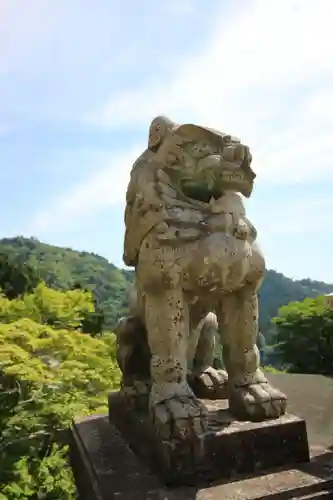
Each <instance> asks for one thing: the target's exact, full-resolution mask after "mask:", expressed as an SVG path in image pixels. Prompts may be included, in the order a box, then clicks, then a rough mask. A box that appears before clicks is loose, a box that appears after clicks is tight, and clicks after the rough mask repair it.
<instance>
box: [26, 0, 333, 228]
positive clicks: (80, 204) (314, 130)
mask: <svg viewBox="0 0 333 500" xmlns="http://www.w3.org/2000/svg"><path fill="white" fill-rule="evenodd" d="M237 5H238V7H240V8H239V9H238V10H235V9H233V10H232V11H230V13H229V15H227V14H226V12H225V11H221V13H220V14H219V15H218V14H216V16H215V20H214V21H212V23H211V26H210V27H209V30H210V32H211V37H210V38H209V39H208V40H206V42H205V43H204V44H203V46H202V49H201V52H199V53H197V54H194V53H192V54H189V56H188V58H187V59H186V60H179V59H177V63H175V65H174V67H173V68H172V71H171V70H169V69H168V71H166V72H165V73H164V74H159V73H157V74H155V73H154V62H153V61H152V63H151V75H152V77H151V79H150V80H149V79H147V75H145V78H143V79H138V81H136V82H134V81H132V80H131V81H129V82H128V86H127V88H125V89H124V90H123V91H122V92H119V93H116V94H114V95H111V97H110V98H109V99H107V100H106V102H105V103H104V104H103V106H101V107H100V108H98V109H93V110H91V112H90V113H89V114H84V116H83V118H82V119H83V121H84V122H85V123H86V124H87V123H89V124H90V125H93V126H94V127H97V128H98V127H99V128H106V129H110V130H122V131H123V133H124V134H126V133H127V131H128V130H129V129H130V130H132V131H133V130H137V129H139V128H140V129H141V130H143V129H144V130H147V129H148V125H149V122H150V120H151V119H152V118H153V117H154V116H156V115H158V114H161V113H163V114H167V115H169V116H170V118H172V119H174V120H176V121H194V122H197V123H201V124H207V125H209V126H212V127H216V128H219V129H221V130H223V131H226V132H231V133H235V134H236V135H238V136H240V137H241V138H242V139H243V140H244V142H246V143H248V144H249V145H250V146H251V147H252V150H253V154H254V169H255V171H256V172H257V173H258V183H260V184H261V185H263V184H266V185H275V184H276V185H277V186H280V187H277V189H281V187H282V186H283V184H290V183H303V184H304V183H308V182H311V181H312V180H313V179H318V178H320V177H322V178H323V177H324V176H325V179H327V182H333V170H332V169H331V158H332V157H333V141H332V137H333V119H332V114H331V108H332V106H331V104H330V103H333V30H332V23H331V14H332V2H331V0H317V1H316V2H313V1H312V0H270V1H269V2H268V1H267V0H254V1H248V2H246V3H245V2H244V3H237ZM170 8H171V7H170ZM188 8H189V7H188V2H187V3H186V2H185V3H184V4H183V7H182V9H188ZM152 22H153V19H152ZM151 42H153V40H151ZM185 42H186V43H188V47H189V50H190V46H191V41H190V40H188V39H187V37H186V26H185V28H184V43H185ZM172 50H174V51H175V55H176V48H175V47H173V48H172ZM133 148H134V149H135V150H137V151H138V153H139V152H140V148H137V147H136V146H135V145H134V146H133ZM117 154H118V153H117ZM130 157H131V159H130ZM132 160H133V157H132V156H131V155H127V153H124V155H123V156H122V160H121V161H119V157H117V156H115V157H112V155H111V156H110V160H109V161H108V164H107V165H106V167H105V168H103V169H102V170H101V171H100V172H94V173H93V175H92V176H91V178H88V179H86V181H85V182H84V183H82V185H80V186H78V187H76V188H75V189H74V191H69V192H68V193H67V194H66V193H65V195H64V196H63V197H62V198H61V199H58V200H57V201H56V203H54V205H50V207H46V208H45V210H44V211H43V214H42V215H40V216H38V217H37V219H35V221H34V223H35V225H36V226H37V227H41V225H42V226H44V227H47V226H48V225H50V222H51V221H53V220H54V214H55V213H59V211H60V213H63V214H66V219H67V220H68V221H69V220H70V218H72V219H75V217H81V216H82V214H83V213H85V211H86V210H98V209H99V208H101V207H102V206H107V205H110V204H112V203H118V202H119V201H121V200H122V199H123V197H124V194H125V185H126V181H125V179H127V177H128V173H129V168H130V166H131V164H132V163H133V161H132ZM124 172H126V174H124ZM118 176H119V178H120V179H121V181H120V183H119V184H117V187H116V189H115V187H114V179H115V178H117V179H118ZM57 211H58V212H57ZM292 213H294V214H295V217H294V221H296V220H297V209H296V208H295V209H294V212H292V211H291V212H290V213H289V218H290V217H292ZM59 220H60V218H59ZM291 225H293V224H291ZM294 226H295V224H294Z"/></svg>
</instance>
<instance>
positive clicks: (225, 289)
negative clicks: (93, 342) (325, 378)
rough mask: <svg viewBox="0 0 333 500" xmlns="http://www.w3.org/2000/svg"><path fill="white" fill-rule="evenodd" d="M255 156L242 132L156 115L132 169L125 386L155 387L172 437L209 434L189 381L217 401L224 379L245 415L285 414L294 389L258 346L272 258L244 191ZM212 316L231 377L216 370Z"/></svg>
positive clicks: (155, 412)
mask: <svg viewBox="0 0 333 500" xmlns="http://www.w3.org/2000/svg"><path fill="white" fill-rule="evenodd" d="M251 160H252V158H251V154H250V151H249V148H248V147H247V146H245V145H243V144H242V143H241V142H240V141H239V140H238V139H236V138H235V137H232V136H230V135H227V134H223V133H220V132H218V131H216V130H212V129H208V128H204V127H199V126H196V125H191V124H188V125H177V124H175V123H173V122H172V121H171V120H169V119H167V118H165V117H158V118H155V119H154V120H153V122H152V124H151V126H150V132H149V141H148V149H147V150H146V151H145V152H144V153H143V154H142V155H141V156H140V158H138V160H137V161H136V162H135V163H134V165H133V168H132V172H131V180H130V183H129V186H128V190H127V196H126V203H127V204H126V212H125V224H126V233H125V242H124V262H125V264H126V265H128V266H134V267H135V271H136V288H135V290H133V291H132V316H131V317H130V318H125V319H123V320H122V321H121V322H120V324H119V327H118V330H117V339H118V351H117V355H118V362H119V365H120V368H121V370H122V373H123V390H124V391H127V393H128V394H130V393H132V394H134V393H135V392H137V393H138V392H139V393H140V391H141V392H143V393H144V392H147V391H149V407H150V412H151V416H152V418H153V421H154V423H155V426H156V429H157V431H158V432H159V433H160V434H161V435H162V436H164V437H167V436H173V435H177V436H180V437H186V436H187V435H188V434H189V433H190V434H193V433H194V434H200V433H202V432H203V431H204V430H205V426H206V411H205V407H204V406H203V404H202V402H201V401H200V400H199V399H198V398H197V396H198V394H196V390H195V387H197V386H195V384H194V385H193V384H192V383H191V381H192V382H193V380H196V381H198V380H199V381H200V380H201V381H202V382H203V384H205V381H206V385H207V386H210V387H212V388H213V391H212V395H213V396H212V397H216V398H218V397H223V396H222V392H223V391H222V390H219V389H221V388H222V387H224V388H225V387H226V384H225V379H226V377H228V381H227V397H228V400H229V408H230V411H231V412H232V413H233V414H234V415H235V416H236V417H238V418H245V419H251V420H262V419H265V418H275V417H278V416H280V415H281V414H283V413H284V412H285V408H286V397H285V396H284V395H283V394H282V393H281V392H280V391H278V390H277V389H275V388H273V387H272V386H271V385H270V384H269V383H268V382H267V380H266V378H265V377H264V375H263V373H262V372H261V370H260V368H259V352H258V349H257V347H256V338H257V333H258V299H257V291H258V289H259V287H260V285H261V282H262V280H263V277H264V273H265V261H264V257H263V255H262V253H261V251H260V249H259V247H258V245H257V243H256V236H257V233H256V230H255V228H254V226H253V225H252V224H251V222H250V221H249V220H248V219H247V218H246V214H245V209H244V204H243V199H242V195H243V196H245V197H249V196H250V195H251V193H252V189H253V182H254V179H255V174H254V172H253V170H252V169H251ZM212 311H214V314H213V313H212ZM216 321H217V322H218V326H219V330H220V331H221V341H222V344H223V359H224V364H225V367H226V371H227V375H226V374H225V373H224V372H217V371H216V370H214V369H213V368H212V366H211V365H212V356H213V345H214V329H216V328H217V323H216ZM198 325H200V326H199V327H198ZM199 396H200V395H199Z"/></svg>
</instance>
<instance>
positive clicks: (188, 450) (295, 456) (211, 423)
mask: <svg viewBox="0 0 333 500" xmlns="http://www.w3.org/2000/svg"><path fill="white" fill-rule="evenodd" d="M202 402H203V404H204V405H205V407H206V408H207V410H208V417H209V418H208V429H207V432H206V433H204V434H202V435H201V436H200V438H199V437H197V439H191V440H186V439H185V440H184V439H178V440H169V439H168V437H166V439H164V440H163V439H161V436H159V435H157V433H156V430H155V428H154V426H153V425H152V421H151V418H150V415H149V412H148V411H147V409H145V408H143V407H142V406H141V411H140V409H139V406H136V407H134V406H133V399H132V398H128V397H125V396H124V394H123V393H122V392H118V393H112V394H110V397H109V408H110V411H109V417H110V421H111V422H112V423H113V424H114V425H115V427H116V428H117V430H119V431H120V432H121V434H122V436H123V438H124V439H125V441H126V442H127V443H128V444H129V446H130V447H131V449H132V450H133V451H134V452H135V453H136V455H137V456H138V457H139V458H141V459H142V460H143V461H144V462H145V463H146V464H147V466H148V467H149V469H150V470H152V471H154V473H156V474H157V475H158V476H159V477H160V479H161V480H162V481H163V482H164V483H165V484H168V485H174V484H179V485H184V484H188V485H193V484H194V485H197V484H200V483H203V482H205V481H212V480H215V479H217V478H221V477H224V478H230V477H234V476H235V475H237V474H241V473H242V474H244V473H257V472H259V471H262V470H267V469H270V468H272V467H276V466H282V465H283V466H288V465H290V464H293V463H297V462H301V461H306V460H308V459H309V447H308V440H307V432H306V425H305V422H304V420H302V419H300V418H298V417H294V416H292V415H284V416H281V417H280V418H278V419H272V420H266V421H264V422H257V423H253V422H249V421H245V422H240V421H237V420H235V419H234V418H233V417H232V415H230V413H229V411H228V404H227V402H226V401H221V400H220V401H218V400H217V401H202Z"/></svg>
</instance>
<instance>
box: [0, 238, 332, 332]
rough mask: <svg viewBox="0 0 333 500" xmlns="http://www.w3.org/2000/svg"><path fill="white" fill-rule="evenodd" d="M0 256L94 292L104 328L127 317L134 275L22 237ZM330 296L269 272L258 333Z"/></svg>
mask: <svg viewBox="0 0 333 500" xmlns="http://www.w3.org/2000/svg"><path fill="white" fill-rule="evenodd" d="M0 254H6V255H8V256H9V257H10V258H11V260H12V259H14V260H15V261H16V262H18V263H19V264H28V265H30V266H31V267H33V268H35V269H36V270H37V272H38V274H39V276H40V278H41V279H42V280H44V281H45V283H46V284H47V285H48V286H49V287H51V288H55V289H59V290H62V289H63V290H68V289H71V288H73V286H74V285H75V284H77V283H79V284H80V285H81V286H82V287H84V288H87V289H89V290H92V291H94V293H95V296H96V297H97V300H98V302H99V303H100V305H101V306H102V307H103V310H104V314H105V321H106V323H105V324H106V327H107V328H109V329H112V328H113V327H114V326H115V324H116V321H117V319H118V318H119V317H120V316H122V315H124V314H125V313H126V310H127V309H126V308H127V296H126V290H127V288H128V285H129V284H130V282H131V281H132V280H133V272H132V271H126V270H122V269H118V268H117V267H115V266H114V265H113V264H111V263H110V262H108V261H107V260H106V259H105V258H103V257H101V256H99V255H96V254H94V253H88V252H77V251H75V250H72V249H70V248H60V247H56V246H52V245H47V244H45V243H41V242H40V241H38V240H36V239H34V238H23V237H17V238H4V239H2V240H0ZM330 292H333V284H327V283H323V282H318V281H312V280H310V279H304V280H301V281H293V280H291V279H289V278H287V277H286V276H284V275H283V274H280V273H277V272H275V271H272V270H271V271H268V272H267V274H266V278H265V281H264V283H263V286H262V288H261V290H260V327H261V330H262V331H263V333H264V334H265V335H266V336H267V337H269V329H270V320H271V318H272V317H274V316H276V314H277V312H278V309H279V307H280V306H281V305H284V304H288V303H289V302H291V301H295V300H303V299H304V298H306V297H315V296H317V295H320V294H324V293H330Z"/></svg>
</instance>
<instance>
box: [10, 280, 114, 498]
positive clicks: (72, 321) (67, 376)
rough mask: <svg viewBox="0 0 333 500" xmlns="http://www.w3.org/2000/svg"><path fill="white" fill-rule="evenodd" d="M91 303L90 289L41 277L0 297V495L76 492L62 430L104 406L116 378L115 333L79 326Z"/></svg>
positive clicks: (68, 494) (54, 495)
mask: <svg viewBox="0 0 333 500" xmlns="http://www.w3.org/2000/svg"><path fill="white" fill-rule="evenodd" d="M93 308H94V304H93V300H92V296H91V294H90V293H88V292H85V291H82V290H71V291H67V292H64V291H57V290H52V289H50V288H48V287H47V286H46V285H45V284H44V283H40V284H39V285H38V286H37V287H36V289H35V291H34V292H32V293H27V294H25V295H23V296H22V297H20V298H16V299H13V300H9V299H8V298H7V297H5V296H4V294H1V295H0V429H1V437H0V463H1V468H0V499H8V500H14V499H27V498H32V499H57V500H72V499H74V498H76V494H75V486H74V482H73V478H72V472H71V469H70V467H69V465H68V460H67V453H68V447H67V444H66V442H67V436H66V429H67V428H68V426H69V425H70V423H71V419H72V418H73V417H74V416H78V415H88V414H91V413H96V412H97V413H100V412H106V411H107V407H106V405H107V394H108V392H109V391H110V390H112V389H113V388H115V387H116V386H117V385H118V384H119V381H120V374H119V371H118V368H117V364H116V360H115V345H114V342H115V340H114V336H113V335H112V334H104V335H103V337H102V338H93V337H91V336H90V335H87V334H84V333H82V332H81V331H80V324H81V322H82V320H83V318H84V317H85V314H86V313H87V312H89V311H91V310H93Z"/></svg>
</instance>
